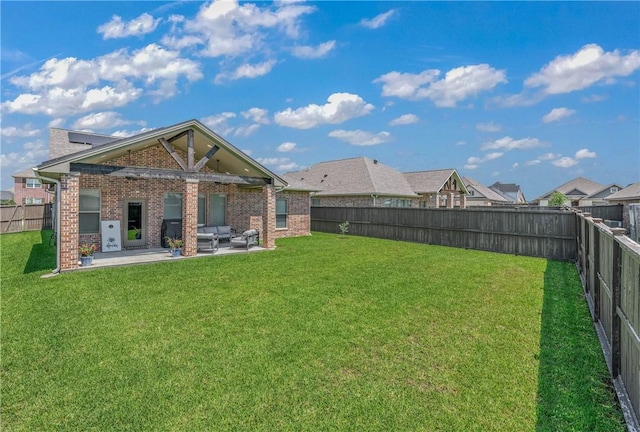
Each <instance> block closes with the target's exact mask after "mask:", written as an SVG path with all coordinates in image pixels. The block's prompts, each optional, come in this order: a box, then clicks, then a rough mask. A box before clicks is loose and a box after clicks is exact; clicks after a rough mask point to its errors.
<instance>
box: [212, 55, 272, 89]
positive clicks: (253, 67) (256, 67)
mask: <svg viewBox="0 0 640 432" xmlns="http://www.w3.org/2000/svg"><path fill="white" fill-rule="evenodd" d="M275 64H276V61H275V60H267V61H265V62H262V63H258V64H249V63H245V64H242V65H240V66H238V67H237V68H236V70H235V71H233V72H231V73H228V72H220V73H219V74H217V75H216V77H215V79H214V82H215V83H216V84H220V83H222V82H224V81H226V80H238V79H242V78H257V77H260V76H263V75H266V74H268V73H269V72H271V69H273V67H274V66H275Z"/></svg>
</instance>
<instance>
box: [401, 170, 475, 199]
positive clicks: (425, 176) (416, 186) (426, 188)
mask: <svg viewBox="0 0 640 432" xmlns="http://www.w3.org/2000/svg"><path fill="white" fill-rule="evenodd" d="M452 176H453V177H454V179H456V180H457V182H458V188H459V189H460V190H462V191H463V192H465V193H468V191H467V188H466V187H465V185H464V181H463V180H462V179H461V178H460V176H459V175H458V173H457V172H456V170H455V169H453V168H447V169H441V170H431V171H416V172H406V173H404V177H405V178H406V179H407V181H408V182H409V185H410V186H411V189H412V190H414V191H415V192H417V193H420V194H422V193H438V192H440V190H441V189H442V187H443V186H444V185H445V183H446V182H447V181H448V180H449V178H450V177H452Z"/></svg>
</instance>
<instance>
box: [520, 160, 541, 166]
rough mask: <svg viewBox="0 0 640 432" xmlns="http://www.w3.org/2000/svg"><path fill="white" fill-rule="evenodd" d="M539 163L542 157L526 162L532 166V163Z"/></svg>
mask: <svg viewBox="0 0 640 432" xmlns="http://www.w3.org/2000/svg"><path fill="white" fill-rule="evenodd" d="M539 163H540V159H533V160H530V161H527V162H525V163H524V164H525V165H526V166H532V165H538V164H539Z"/></svg>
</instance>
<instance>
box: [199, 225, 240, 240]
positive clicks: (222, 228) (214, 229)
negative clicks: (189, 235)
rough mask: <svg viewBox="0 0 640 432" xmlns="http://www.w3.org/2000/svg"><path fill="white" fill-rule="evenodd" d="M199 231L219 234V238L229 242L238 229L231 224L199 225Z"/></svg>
mask: <svg viewBox="0 0 640 432" xmlns="http://www.w3.org/2000/svg"><path fill="white" fill-rule="evenodd" d="M198 233H206V234H217V235H218V240H219V241H221V242H228V241H229V240H231V237H233V236H234V235H235V234H236V230H234V229H233V228H231V227H230V226H229V225H204V224H199V225H198Z"/></svg>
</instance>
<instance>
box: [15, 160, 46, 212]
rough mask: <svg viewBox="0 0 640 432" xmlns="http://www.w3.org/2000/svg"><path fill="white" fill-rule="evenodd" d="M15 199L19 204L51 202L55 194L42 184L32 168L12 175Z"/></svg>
mask: <svg viewBox="0 0 640 432" xmlns="http://www.w3.org/2000/svg"><path fill="white" fill-rule="evenodd" d="M12 177H13V200H14V201H15V202H16V204H18V205H31V204H49V203H51V202H53V197H54V194H53V192H52V191H50V190H49V187H48V186H49V185H46V184H42V182H41V181H40V180H39V179H38V177H37V176H36V175H35V173H34V172H33V170H32V169H31V168H29V169H27V170H24V171H20V172H19V173H15V174H13V175H12Z"/></svg>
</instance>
